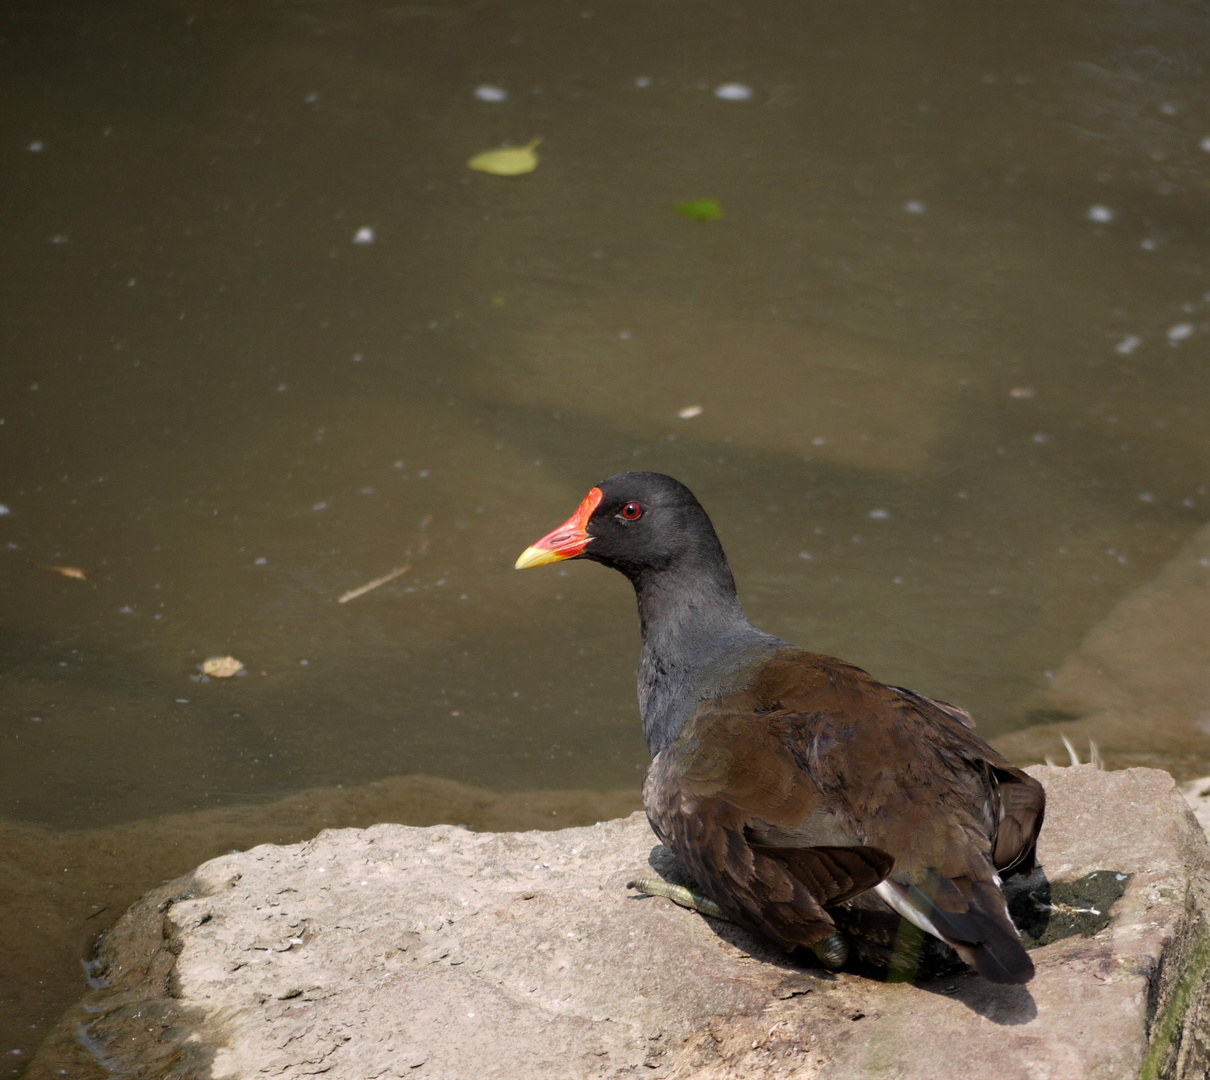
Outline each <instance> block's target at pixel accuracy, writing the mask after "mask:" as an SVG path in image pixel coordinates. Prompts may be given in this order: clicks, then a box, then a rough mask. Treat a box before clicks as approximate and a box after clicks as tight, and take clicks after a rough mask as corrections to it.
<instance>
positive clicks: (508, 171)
mask: <svg viewBox="0 0 1210 1080" xmlns="http://www.w3.org/2000/svg"><path fill="white" fill-rule="evenodd" d="M541 141H542V140H541V139H534V141H533V142H531V143H530V144H529V145H528V146H502V147H501V148H500V149H499V150H484V151H483V153H482V154H476V155H475V156H474V157H473V158H471V159H470V161H468V162H467V165H468V166H469V167H470V168H472V169H474V170H475V171H476V172H485V173H491V174H492V175H493V176H520V175H521V174H522V173H528V172H533V171H534V169H536V168H537V167H538V155H537V154H535V153H534V147H536V146H537V145H538V143H540V142H541Z"/></svg>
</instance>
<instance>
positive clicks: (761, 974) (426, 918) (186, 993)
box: [27, 766, 1210, 1080]
mask: <svg viewBox="0 0 1210 1080" xmlns="http://www.w3.org/2000/svg"><path fill="white" fill-rule="evenodd" d="M1030 771H1031V772H1032V773H1033V774H1034V775H1035V776H1037V777H1038V778H1039V779H1041V780H1042V782H1043V783H1044V784H1045V785H1046V788H1047V792H1048V795H1049V800H1050V801H1049V806H1048V812H1047V824H1046V828H1045V829H1044V830H1043V833H1042V844H1041V848H1040V856H1041V859H1042V864H1043V874H1044V875H1045V877H1043V876H1041V875H1036V876H1035V878H1034V879H1032V880H1031V881H1030V882H1029V883H1027V884H1026V885H1025V890H1026V892H1025V896H1026V898H1027V899H1028V898H1029V895H1030V894H1032V895H1033V897H1036V898H1039V899H1030V900H1029V902H1030V903H1033V904H1035V906H1036V905H1037V904H1038V903H1039V902H1040V901H1045V898H1046V896H1048V895H1049V896H1051V897H1052V900H1051V904H1052V907H1053V908H1054V909H1055V910H1053V911H1049V912H1048V914H1049V919H1050V925H1049V927H1048V929H1047V932H1046V934H1045V935H1044V936H1043V938H1042V940H1043V941H1047V942H1049V943H1048V944H1043V945H1040V946H1039V947H1037V948H1036V949H1035V951H1034V953H1033V956H1034V960H1035V963H1036V964H1037V967H1038V974H1037V977H1036V978H1035V980H1034V981H1033V982H1032V983H1030V984H1029V986H1028V987H1025V988H1022V987H996V986H992V985H990V984H988V983H986V982H983V981H982V980H981V979H979V978H978V977H977V976H975V975H973V974H970V973H961V974H958V975H956V976H952V977H949V978H945V979H940V980H936V981H933V982H925V983H921V984H919V985H915V986H913V985H905V984H884V983H880V982H877V981H875V980H872V979H869V978H865V977H862V976H860V975H855V974H850V973H847V972H845V973H840V974H838V975H835V976H833V975H830V974H827V973H824V972H823V971H821V970H819V969H815V968H810V967H806V966H800V965H799V964H797V963H795V962H793V961H791V960H788V959H787V958H786V957H784V956H782V955H781V954H780V953H777V952H776V951H774V950H772V949H770V948H769V947H767V946H766V945H765V944H763V943H762V942H760V941H758V940H756V939H754V938H752V937H751V936H750V935H748V934H747V933H746V932H744V931H742V930H740V929H739V928H737V927H735V926H732V925H730V924H727V923H722V922H716V921H712V920H707V919H704V918H702V917H701V916H699V915H696V914H693V913H691V912H687V911H684V910H682V909H680V908H677V907H675V906H674V905H673V904H671V903H670V902H668V901H666V900H663V899H659V898H643V899H639V898H635V897H633V896H632V895H628V894H627V892H626V889H625V883H626V881H627V880H628V879H629V878H630V877H633V876H635V873H636V871H638V872H643V871H645V870H646V868H647V865H648V861H649V859H652V860H653V861H654V864H655V865H656V866H660V865H661V862H660V860H661V857H663V856H664V855H666V853H665V852H664V851H663V849H662V848H658V847H657V846H656V845H655V841H654V838H653V837H652V835H651V833H650V830H649V829H648V827H647V824H646V821H645V820H644V819H643V818H642V816H641V815H638V814H635V815H632V816H631V817H629V818H624V819H621V820H617V821H609V822H604V823H601V824H598V825H596V826H595V827H591V828H579V829H566V830H562V831H560V832H529V833H472V832H469V831H467V830H465V829H459V828H456V827H452V826H437V827H434V828H409V827H405V826H398V825H377V826H374V827H372V828H369V829H364V830H357V829H345V830H334V831H328V832H323V833H321V834H320V835H319V836H318V837H316V838H315V839H314V840H312V841H309V842H308V843H304V844H296V845H292V846H289V847H278V846H272V845H265V846H262V847H258V848H254V849H253V850H251V851H246V852H241V853H233V854H231V855H227V856H224V857H222V858H218V859H214V860H212V861H211V862H208V863H206V864H204V865H203V866H201V867H200V868H198V870H196V871H195V872H194V873H193V874H191V875H187V876H186V877H183V878H179V879H177V880H176V881H173V882H171V883H169V884H167V885H164V886H162V887H161V888H159V889H157V890H155V891H153V892H152V893H149V894H148V895H147V896H145V897H144V898H143V899H142V900H141V901H140V902H139V903H138V904H136V905H135V906H134V907H133V908H131V910H130V911H129V912H127V914H126V915H125V916H123V918H122V919H121V920H120V922H119V923H118V924H117V925H116V926H115V927H114V928H113V929H112V930H111V931H110V932H109V934H108V935H107V936H106V937H105V939H104V940H103V941H102V943H101V945H100V948H99V953H98V957H97V961H96V971H97V975H98V977H99V980H101V981H100V982H99V984H98V987H97V989H95V990H93V991H91V992H90V994H89V995H88V996H87V997H86V999H85V1000H84V1001H83V1002H81V1003H80V1005H78V1006H77V1007H75V1009H73V1010H72V1011H71V1012H70V1013H69V1014H68V1015H67V1016H66V1017H65V1018H64V1021H63V1023H62V1025H61V1026H60V1029H59V1031H58V1032H57V1033H56V1035H54V1036H52V1037H51V1039H49V1040H48V1041H47V1043H46V1044H45V1045H44V1047H43V1049H42V1051H41V1052H40V1054H39V1056H38V1058H37V1059H36V1060H35V1061H34V1062H32V1063H31V1068H30V1070H29V1072H28V1074H27V1075H28V1076H29V1077H31V1078H35V1080H36V1078H40V1077H44V1076H46V1077H49V1076H55V1075H63V1071H66V1072H67V1073H68V1074H69V1075H73V1076H84V1075H90V1073H89V1072H88V1071H86V1070H95V1068H96V1062H98V1061H99V1062H101V1063H102V1065H103V1066H104V1067H105V1069H107V1070H110V1071H117V1072H120V1073H122V1074H125V1075H130V1076H135V1077H162V1076H179V1077H196V1076H213V1077H216V1078H228V1077H230V1078H248V1077H255V1076H272V1077H284V1078H295V1077H297V1078H302V1077H310V1076H314V1075H320V1074H322V1075H323V1076H325V1077H330V1078H345V1077H348V1078H356V1080H366V1078H377V1077H383V1078H386V1077H417V1078H422V1077H430V1078H432V1077H441V1078H446V1077H448V1078H455V1077H459V1078H464V1077H468V1076H475V1077H476V1078H477V1080H488V1078H494V1077H500V1078H509V1080H512V1078H515V1077H521V1076H530V1077H542V1078H544V1080H546V1078H560V1077H567V1078H576V1080H579V1078H583V1077H613V1076H631V1075H633V1076H652V1077H681V1076H693V1077H702V1078H709V1077H720V1078H722V1077H741V1076H742V1077H745V1078H757V1077H773V1076H775V1075H779V1076H787V1075H792V1076H798V1077H803V1078H813V1077H833V1078H851V1077H866V1076H878V1077H897V1078H899V1077H903V1078H908V1077H921V1078H923V1077H929V1078H933V1077H936V1076H939V1075H974V1076H985V1075H988V1063H989V1062H994V1063H995V1074H996V1076H997V1077H998V1078H1003V1080H1015V1078H1018V1077H1020V1078H1022V1080H1024V1078H1040V1077H1055V1078H1058V1077H1063V1078H1067V1080H1076V1078H1081V1077H1088V1078H1092V1077H1105V1078H1114V1080H1117V1078H1120V1077H1127V1076H1129V1077H1133V1076H1137V1075H1139V1074H1140V1073H1142V1074H1143V1075H1145V1076H1156V1077H1181V1078H1184V1077H1192V1076H1201V1075H1203V1074H1204V1072H1205V1070H1206V1067H1207V1063H1208V1060H1210V1055H1208V1053H1207V1044H1208V1042H1210V1040H1208V1038H1207V1035H1208V1020H1210V1010H1208V1009H1207V1006H1206V1000H1207V998H1206V991H1205V982H1206V980H1205V975H1206V969H1207V966H1208V961H1210V929H1208V925H1210V924H1208V922H1207V914H1208V913H1210V850H1208V849H1207V845H1206V839H1205V834H1204V833H1203V832H1202V830H1201V829H1200V828H1199V826H1198V824H1197V822H1196V821H1195V820H1194V818H1193V816H1192V814H1191V813H1190V811H1189V810H1188V808H1187V806H1186V804H1185V802H1184V800H1183V799H1182V797H1181V795H1180V793H1179V792H1178V790H1177V788H1176V786H1175V784H1174V782H1173V780H1172V778H1171V777H1170V776H1169V775H1168V774H1166V773H1162V772H1158V771H1154V770H1149V769H1130V770H1126V771H1123V772H1115V773H1105V772H1098V771H1096V770H1095V769H1093V768H1091V767H1090V766H1081V767H1079V768H1072V769H1054V768H1044V767H1039V768H1035V769H1031V770H1030ZM1096 871H1111V872H1112V878H1111V879H1106V880H1112V881H1118V882H1122V883H1124V892H1123V893H1122V895H1121V897H1120V899H1117V900H1116V901H1115V902H1114V903H1113V906H1112V908H1111V909H1110V910H1109V916H1110V917H1109V920H1108V923H1107V924H1106V923H1105V920H1104V918H1100V919H1098V920H1096V921H1095V922H1093V923H1088V924H1087V925H1083V929H1084V931H1085V932H1086V933H1090V934H1091V936H1082V934H1081V933H1078V932H1074V931H1078V930H1079V929H1080V928H1081V924H1080V919H1081V918H1082V917H1086V916H1087V915H1088V913H1087V912H1080V911H1077V910H1075V908H1076V906H1077V905H1075V904H1073V903H1070V902H1069V903H1066V904H1065V903H1061V902H1059V901H1058V900H1057V899H1054V898H1055V897H1059V896H1060V895H1074V894H1070V893H1069V894H1062V893H1061V889H1060V886H1062V885H1063V884H1064V883H1071V882H1076V881H1077V880H1078V879H1082V878H1085V877H1086V876H1087V875H1089V874H1092V873H1093V872H1096ZM1119 875H1126V876H1125V877H1121V876H1119ZM1101 878H1104V875H1100V876H1099V877H1098V878H1097V879H1091V880H1100V879H1101ZM1047 879H1049V883H1050V885H1051V886H1052V891H1051V892H1050V893H1048V892H1047V891H1046V885H1047ZM1039 910H1041V909H1039ZM1065 920H1066V921H1067V922H1069V923H1070V924H1071V926H1070V927H1069V928H1068V929H1067V930H1066V931H1065V930H1064V921H1065ZM1096 926H1100V929H1095V930H1094V928H1095V927H1096ZM1063 933H1069V934H1071V936H1062V935H1063Z"/></svg>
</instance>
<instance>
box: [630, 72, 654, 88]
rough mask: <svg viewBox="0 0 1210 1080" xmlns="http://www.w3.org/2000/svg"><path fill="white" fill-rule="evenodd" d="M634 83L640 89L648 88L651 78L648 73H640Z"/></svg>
mask: <svg viewBox="0 0 1210 1080" xmlns="http://www.w3.org/2000/svg"><path fill="white" fill-rule="evenodd" d="M634 85H635V86H637V87H638V88H639V89H640V90H646V89H647V87H649V86H650V85H651V78H650V77H649V76H647V75H640V76H639V77H638V78H637V79H635V80H634Z"/></svg>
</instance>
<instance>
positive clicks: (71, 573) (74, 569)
mask: <svg viewBox="0 0 1210 1080" xmlns="http://www.w3.org/2000/svg"><path fill="white" fill-rule="evenodd" d="M38 569H39V570H49V571H50V572H51V573H52V574H62V575H63V576H64V577H69V578H75V579H76V580H77V581H87V580H88V575H87V574H86V573H84V571H83V570H81V569H80V568H79V567H78V566H47V565H46V564H45V563H38Z"/></svg>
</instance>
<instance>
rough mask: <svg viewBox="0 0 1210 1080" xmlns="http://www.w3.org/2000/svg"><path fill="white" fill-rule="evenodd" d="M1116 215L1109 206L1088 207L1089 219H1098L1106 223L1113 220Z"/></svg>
mask: <svg viewBox="0 0 1210 1080" xmlns="http://www.w3.org/2000/svg"><path fill="white" fill-rule="evenodd" d="M1113 217H1114V214H1113V211H1112V210H1110V209H1109V207H1108V206H1100V205H1097V206H1090V207H1089V208H1088V220H1089V221H1098V222H1101V223H1102V224H1104V223H1105V222H1107V221H1112V220H1113Z"/></svg>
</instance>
